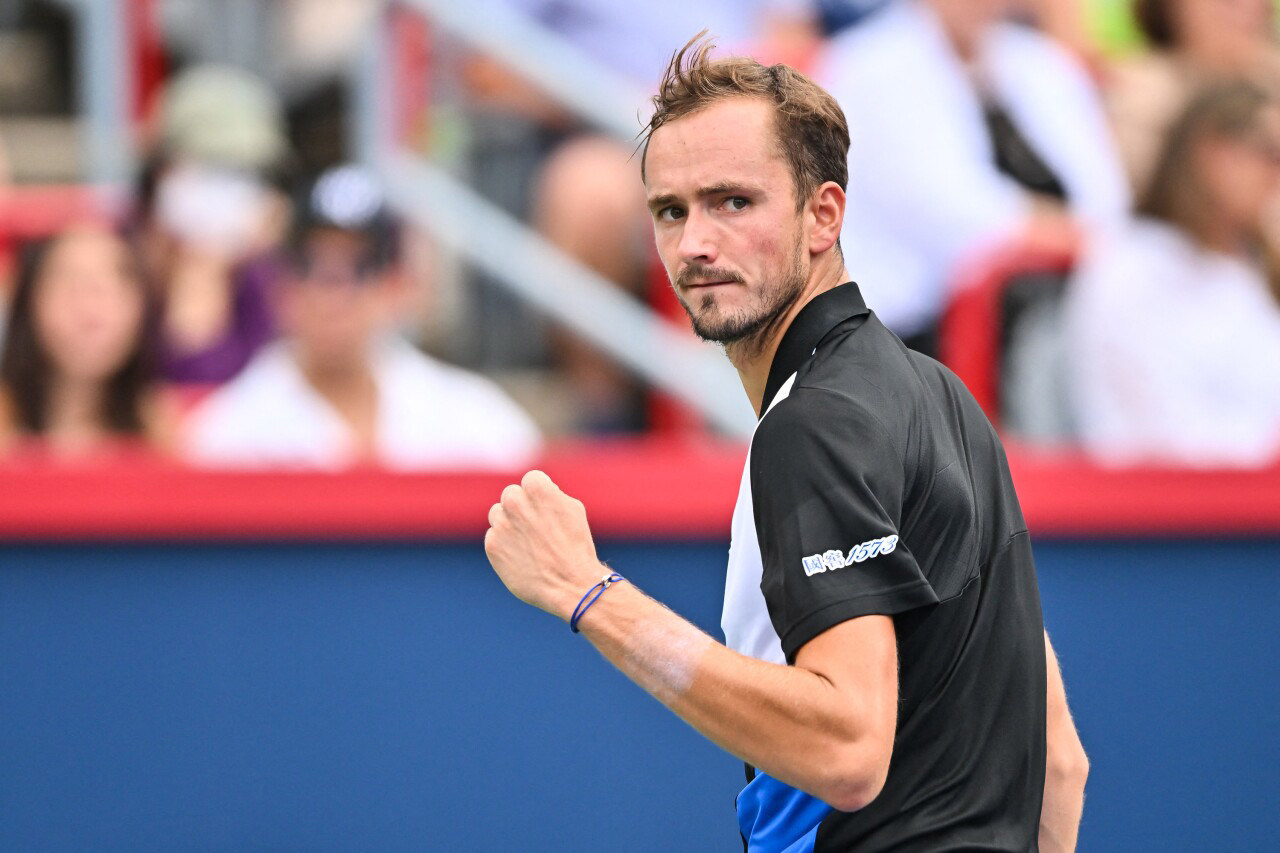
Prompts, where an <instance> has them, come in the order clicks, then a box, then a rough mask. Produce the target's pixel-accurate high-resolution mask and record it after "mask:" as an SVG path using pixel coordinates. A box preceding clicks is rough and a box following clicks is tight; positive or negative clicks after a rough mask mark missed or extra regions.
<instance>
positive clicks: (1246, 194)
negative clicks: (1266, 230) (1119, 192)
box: [1138, 84, 1280, 254]
mask: <svg viewBox="0 0 1280 853" xmlns="http://www.w3.org/2000/svg"><path fill="white" fill-rule="evenodd" d="M1277 190H1280V107H1278V106H1277V103H1276V101H1275V100H1274V99H1273V98H1272V97H1271V96H1270V95H1268V94H1267V93H1266V92H1265V91H1264V90H1262V89H1259V88H1257V87H1253V86H1250V85H1248V84H1237V85H1229V86H1225V87H1220V88H1214V89H1210V90H1208V91H1207V92H1206V93H1205V94H1203V95H1202V96H1201V97H1199V98H1198V99H1196V100H1195V101H1193V102H1192V104H1191V105H1190V106H1189V107H1188V109H1187V111H1186V112H1185V113H1184V114H1183V116H1182V118H1181V119H1180V120H1179V121H1178V122H1176V123H1175V124H1174V126H1173V127H1172V128H1171V129H1170V131H1169V134H1168V137H1167V138H1166V140H1165V145H1164V149H1163V151H1162V152H1161V156H1160V159H1159V160H1158V161H1157V163H1156V170H1155V174H1154V175H1153V177H1152V183H1151V187H1150V188H1149V189H1148V191H1147V193H1146V194H1145V195H1144V196H1143V198H1142V199H1141V200H1140V201H1139V204H1138V212H1139V214H1141V215H1145V216H1149V217H1151V218H1154V219H1160V220H1163V221H1165V222H1168V223H1170V224H1172V225H1175V226H1177V227H1178V228H1180V229H1181V230H1183V231H1185V232H1186V233H1187V234H1189V235H1190V236H1192V237H1193V238H1194V239H1195V240H1196V242H1198V243H1200V244H1201V245H1202V246H1204V247H1205V248H1208V249H1212V250H1215V251H1220V252H1223V253H1224V254H1241V253H1243V254H1248V253H1250V252H1252V251H1253V250H1254V249H1255V248H1257V247H1258V246H1259V245H1260V241H1261V240H1262V239H1263V231H1262V225H1263V215H1264V213H1265V212H1266V211H1267V209H1268V207H1269V205H1270V204H1271V203H1272V201H1273V199H1274V198H1275V195H1276V192H1277Z"/></svg>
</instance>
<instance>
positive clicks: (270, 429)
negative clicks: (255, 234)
mask: <svg viewBox="0 0 1280 853" xmlns="http://www.w3.org/2000/svg"><path fill="white" fill-rule="evenodd" d="M396 232H397V228H396V225H395V223H394V222H393V220H392V218H391V216H390V214H389V213H388V212H387V210H386V209H385V207H384V204H383V201H382V197H381V194H380V192H379V190H378V188H377V186H376V185H375V184H374V182H373V181H372V179H371V178H370V177H369V176H368V175H366V174H365V173H364V172H362V171H360V170H358V169H357V168H356V167H352V166H341V167H337V168H335V169H333V170H330V171H328V172H325V173H324V174H323V175H322V176H321V177H320V178H319V179H318V180H317V181H316V182H315V184H314V185H313V186H312V187H311V188H310V189H309V191H308V192H307V193H306V195H305V196H304V197H303V199H302V200H301V202H300V211H299V217H298V222H297V224H296V225H295V229H294V234H293V236H292V238H291V240H290V251H289V256H290V266H291V270H290V272H289V273H288V274H287V275H286V277H285V280H284V281H283V282H282V287H281V289H280V293H279V297H280V300H281V305H280V307H281V311H280V317H281V321H282V328H283V331H284V333H285V338H284V339H283V340H282V341H280V342H277V343H275V344H273V345H271V346H269V347H267V348H266V349H264V350H263V351H262V352H261V353H259V354H258V355H257V356H255V357H254V359H253V361H252V362H250V364H249V366H248V367H247V368H245V370H244V372H243V373H242V374H241V375H240V376H239V377H237V378H236V379H235V380H233V381H232V382H230V383H229V384H228V385H226V386H225V387H223V388H221V389H219V390H218V391H216V392H214V394H213V395H211V396H210V397H209V398H208V399H207V400H206V401H205V402H204V404H203V405H202V406H201V407H200V408H199V409H197V411H196V412H194V413H193V416H192V420H191V423H190V430H189V440H188V442H187V446H188V450H189V453H190V457H191V459H193V460H194V461H196V462H198V463H201V464H205V465H221V466H290V467H305V468H328V469H332V468H339V467H345V466H349V465H353V464H358V463H361V462H376V463H380V464H383V465H386V466H389V467H392V468H397V469H424V468H476V467H479V468H515V467H517V466H520V465H523V464H525V463H526V462H528V461H529V459H530V457H531V456H532V455H533V454H534V453H535V452H536V451H537V449H538V445H539V436H538V431H537V429H536V428H535V427H534V425H533V423H532V422H531V421H530V420H529V418H528V417H527V416H526V415H525V414H524V412H523V411H521V410H520V409H519V408H518V407H516V405H515V404H514V403H512V402H511V401H510V400H509V399H508V398H507V397H506V396H505V395H503V394H502V393H501V392H500V391H499V390H498V389H497V387H496V386H494V385H493V384H491V383H490V382H488V381H487V380H485V379H482V378H480V377H478V376H473V375H471V374H469V373H466V372H464V371H462V370H459V369H457V368H454V367H449V366H446V365H444V364H441V363H439V362H437V361H435V360H433V359H431V358H428V357H427V356H425V355H423V354H422V353H420V352H418V351H417V350H416V349H415V348H413V347H412V346H410V345H409V344H408V343H407V342H405V341H402V340H399V339H396V338H395V337H394V336H392V335H391V334H390V333H389V332H388V330H389V329H390V328H391V326H392V325H393V322H394V317H395V311H396V307H397V302H396V300H397V297H398V296H399V295H400V281H401V280H400V278H399V276H398V274H397V243H398V240H397V233H396Z"/></svg>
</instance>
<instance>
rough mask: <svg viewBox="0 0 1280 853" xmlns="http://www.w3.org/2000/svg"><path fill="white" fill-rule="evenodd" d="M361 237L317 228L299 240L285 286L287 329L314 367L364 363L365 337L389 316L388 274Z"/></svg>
mask: <svg viewBox="0 0 1280 853" xmlns="http://www.w3.org/2000/svg"><path fill="white" fill-rule="evenodd" d="M368 253H369V247H368V245H367V244H366V241H365V239H364V238H363V237H360V236H358V235H356V234H352V233H347V232H344V231H339V230H336V229H319V230H317V231H315V232H314V233H312V234H311V235H310V236H309V237H308V238H307V239H306V241H305V243H304V245H303V246H302V249H301V253H300V257H299V258H298V259H297V263H296V265H295V269H294V274H293V276H292V277H291V280H290V282H289V283H288V286H287V287H286V288H285V289H284V293H283V296H284V300H283V320H284V324H285V327H286V331H287V332H288V333H289V335H290V336H291V337H292V338H293V340H294V342H295V343H297V344H298V345H299V346H300V347H301V348H302V350H303V351H304V352H305V353H306V356H307V358H308V359H309V360H310V361H312V362H314V363H315V364H316V366H318V367H324V368H331V369H344V368H349V367H351V366H352V365H357V364H360V363H362V361H363V359H364V358H365V355H366V352H367V349H368V346H369V342H370V341H371V340H372V339H373V337H374V335H375V334H377V332H378V331H379V330H380V329H381V328H382V327H383V326H384V325H385V324H386V323H387V322H388V317H387V314H388V311H389V308H390V304H389V303H390V299H389V295H388V294H389V290H390V285H389V283H388V279H387V275H386V273H385V271H383V270H381V269H378V268H376V267H375V266H374V265H373V264H372V263H371V262H370V261H369V259H368Z"/></svg>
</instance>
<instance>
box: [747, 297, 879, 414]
mask: <svg viewBox="0 0 1280 853" xmlns="http://www.w3.org/2000/svg"><path fill="white" fill-rule="evenodd" d="M868 310H869V309H868V308H867V303H866V302H865V301H864V300H863V298H862V292H861V291H860V290H859V289H858V285H856V284H854V283H853V282H851V281H850V282H846V283H845V284H842V285H840V286H839V287H833V288H832V289H831V290H828V291H825V292H823V293H820V294H818V295H817V296H815V297H814V298H813V299H811V300H809V303H808V304H807V305H805V306H804V307H803V308H801V309H800V313H799V314H797V315H796V316H795V319H794V320H792V321H791V325H790V326H788V327H787V331H786V332H785V333H783V335H782V342H781V343H779V344H778V351H777V353H775V354H774V356H773V364H772V365H770V367H769V380H768V381H767V382H766V383H765V386H764V401H763V402H762V403H761V405H760V411H761V412H765V411H768V409H769V404H770V403H771V402H772V401H773V398H774V397H775V396H777V394H778V390H779V389H780V388H781V387H782V385H783V383H784V382H786V381H787V379H788V378H790V376H791V374H793V373H795V372H796V371H797V370H799V369H800V367H801V365H803V364H804V363H805V361H806V360H807V359H808V358H809V357H810V356H812V355H813V353H814V351H815V350H816V349H817V348H818V344H819V343H821V341H822V339H823V338H825V337H826V336H827V333H828V332H830V331H831V330H832V329H834V328H835V327H836V326H838V325H840V324H841V323H843V322H844V321H845V320H848V319H849V318H851V317H857V316H859V315H861V314H866V313H867V312H868Z"/></svg>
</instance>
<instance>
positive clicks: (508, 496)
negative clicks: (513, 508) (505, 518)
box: [498, 484, 523, 507]
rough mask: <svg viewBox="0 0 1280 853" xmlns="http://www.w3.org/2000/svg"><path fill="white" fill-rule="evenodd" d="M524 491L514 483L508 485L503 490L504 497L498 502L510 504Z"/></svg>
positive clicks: (503, 504) (504, 504) (505, 505)
mask: <svg viewBox="0 0 1280 853" xmlns="http://www.w3.org/2000/svg"><path fill="white" fill-rule="evenodd" d="M522 491H523V490H522V489H521V488H520V487H519V486H517V485H514V484H512V485H510V486H507V487H506V488H505V489H503V490H502V498H501V499H500V500H499V501H498V504H499V505H500V506H503V507H507V506H510V505H511V504H512V503H514V502H515V501H516V500H518V499H519V498H520V495H521V492H522Z"/></svg>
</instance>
